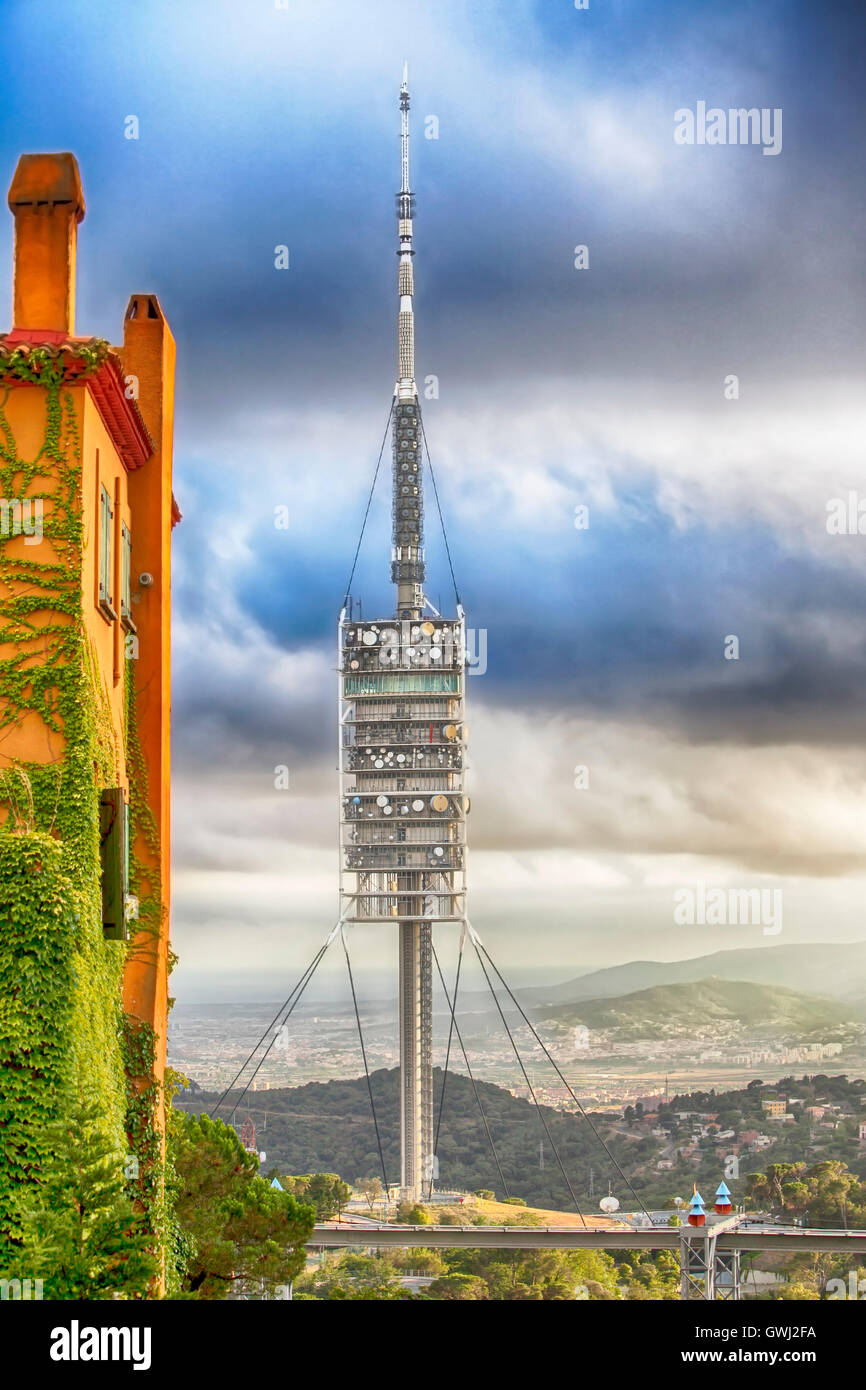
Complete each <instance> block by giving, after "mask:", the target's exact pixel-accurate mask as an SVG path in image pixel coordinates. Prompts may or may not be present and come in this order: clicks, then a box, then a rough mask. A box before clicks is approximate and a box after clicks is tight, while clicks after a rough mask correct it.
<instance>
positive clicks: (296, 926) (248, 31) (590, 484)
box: [0, 0, 866, 989]
mask: <svg viewBox="0 0 866 1390" xmlns="http://www.w3.org/2000/svg"><path fill="white" fill-rule="evenodd" d="M858 8H859V7H858V6H857V5H856V4H850V5H849V4H842V3H830V4H827V5H824V6H822V7H820V9H818V8H817V7H815V6H814V5H808V4H805V3H798V0H789V2H788V3H781V2H780V3H767V4H762V5H761V6H759V7H758V6H755V5H753V4H743V3H732V4H728V5H724V6H719V5H718V4H715V3H713V4H704V3H696V0H682V3H665V4H654V5H647V4H646V3H638V2H637V0H606V3H602V0H591V5H590V9H589V11H587V12H582V11H581V12H578V11H576V10H575V9H574V7H573V4H571V3H570V0H543V3H542V0H539V3H524V0H508V3H504V2H503V3H495V4H494V3H472V4H469V3H459V4H458V3H452V0H443V3H439V4H436V5H426V4H422V3H396V0H395V2H394V3H391V0H375V2H374V3H369V4H365V5H363V6H360V5H357V4H352V3H349V2H348V0H331V2H330V3H329V0H315V2H314V0H289V2H288V5H287V8H286V9H277V8H276V6H275V5H274V4H273V3H270V4H269V3H266V0H260V3H253V4H240V3H222V2H221V0H216V3H208V4H204V3H199V2H198V0H185V3H184V4H183V5H177V4H169V3H164V4H163V3H154V2H153V0H143V2H142V3H138V4H136V5H118V4H116V3H89V4H88V5H87V6H86V7H81V9H80V11H79V13H77V14H75V13H73V14H72V15H70V12H69V7H68V6H65V5H62V4H59V3H53V0H47V2H44V3H41V4H40V5H39V6H33V5H32V4H29V3H16V0H7V3H6V4H5V5H4V40H5V44H4V47H5V53H6V59H7V62H6V67H7V71H6V73H5V76H4V88H3V93H2V96H0V104H2V107H3V116H4V120H3V122H2V135H0V157H2V164H3V166H4V167H5V168H6V171H7V180H8V179H10V178H11V174H12V170H13V168H14V165H15V161H16V159H17V156H18V154H19V153H21V152H22V151H24V150H39V149H71V150H73V151H74V152H75V153H76V155H77V156H78V159H79V162H80V165H81V170H82V176H83V179H84V185H85V196H86V199H87V204H88V211H87V217H86V220H85V222H84V223H83V224H82V227H81V229H80V237H79V297H78V331H79V332H92V333H96V334H103V335H105V336H107V337H109V338H111V339H117V338H118V337H119V335H120V331H121V318H122V313H123V309H124V306H125V303H126V300H127V297H128V295H129V293H130V292H132V291H148V292H156V293H157V294H158V295H159V296H160V300H161V303H162V305H163V308H164V310H165V313H166V315H167V317H168V319H169V321H170V323H171V325H172V328H173V331H174V333H175V336H176V338H177V341H178V414H177V435H176V457H175V469H176V478H175V491H176V493H177V496H178V499H179V501H180V504H181V507H182V510H183V512H184V518H185V519H184V522H183V524H182V526H181V527H179V528H178V530H177V531H176V533H175V590H174V594H175V623H176V627H175V631H176V640H175V697H174V709H175V737H174V747H175V759H176V769H177V777H176V790H175V861H174V862H175V916H174V932H175V940H176V944H177V946H178V949H179V950H180V952H181V957H182V961H183V965H182V967H181V971H180V974H179V977H178V979H179V982H180V983H181V985H182V984H183V982H184V980H186V981H188V983H189V987H190V988H191V989H192V988H193V987H194V988H202V989H204V988H205V987H206V984H207V981H208V980H209V979H211V978H212V976H213V975H215V973H218V972H215V970H214V965H213V963H214V961H218V962H219V963H220V966H219V969H220V971H227V972H235V973H237V972H245V971H247V972H251V973H252V974H254V973H255V972H256V970H259V968H260V966H259V963H260V962H265V961H270V960H276V961H277V962H278V964H279V966H280V968H281V969H285V970H286V971H288V970H290V969H291V967H292V964H293V962H297V961H298V960H300V959H301V958H302V957H304V955H305V953H306V954H308V953H309V948H310V947H311V946H313V945H314V944H315V942H316V941H317V940H318V939H319V938H320V937H321V935H322V934H323V933H324V932H325V931H326V930H327V927H328V924H329V922H330V920H331V918H332V916H333V911H334V904H335V884H334V882H333V844H334V820H335V804H334V790H335V789H334V772H333V763H334V755H333V728H332V714H333V702H334V690H333V680H334V677H333V673H332V671H331V669H330V668H331V650H332V643H333V627H334V623H335V620H336V613H337V609H338V607H339V602H340V599H341V597H342V593H343V588H344V585H345V579H346V576H347V573H348V569H349V565H350V563H351V556H352V552H353V550H354V544H355V540H356V537H357V532H358V527H359V524H360V518H361V515H362V512H363V506H364V500H365V495H366V490H367V488H368V486H369V481H370V478H371V476H372V470H373V466H374V463H375V458H376V453H377V451H378V447H379V441H380V439H381V434H382V430H383V427H384V422H385V418H386V416H387V410H388V403H389V398H390V393H391V390H392V387H393V377H394V371H395V364H394V357H395V323H394V320H395V283H394V281H395V256H394V249H395V241H394V208H393V194H394V191H395V189H396V186H397V176H398V143H397V136H398V129H399V127H398V116H397V108H396V94H397V88H398V86H399V78H400V68H401V63H402V61H403V59H404V58H408V60H409V63H410V76H411V87H412V93H413V120H414V142H413V182H414V185H415V187H416V190H417V198H418V205H417V221H416V249H417V256H416V286H417V297H416V312H417V320H418V328H417V340H418V369H419V377H426V376H427V375H429V374H435V375H436V376H437V378H438V380H439V398H438V399H436V400H430V401H429V402H427V403H426V405H425V418H426V422H427V431H428V437H429V440H430V447H431V451H432V454H433V458H434V463H435V464H436V467H437V473H438V478H439V483H440V490H441V495H442V499H443V505H444V507H445V511H446V516H447V520H448V525H449V532H450V536H451V541H452V549H453V552H454V557H455V566H456V569H457V573H458V579H459V583H460V587H461V591H462V596H463V598H464V601H465V603H466V606H467V609H468V610H469V616H470V622H472V623H473V624H474V625H476V626H478V627H484V628H486V629H487V632H488V646H489V653H490V658H489V669H488V672H487V674H486V675H485V676H484V677H479V678H478V679H477V680H476V681H474V682H473V686H474V689H473V690H472V700H473V708H474V714H473V740H474V743H473V747H474V750H475V752H474V764H475V773H474V775H475V779H476V790H475V794H474V808H475V809H474V811H473V827H472V830H473V837H474V841H475V843H476V846H477V852H476V854H475V855H474V857H473V863H474V865H475V866H476V868H475V870H474V873H475V878H476V882H475V889H474V899H475V909H474V911H475V915H476V919H477V921H478V922H479V924H480V925H481V926H482V927H483V929H484V931H485V933H486V935H487V936H488V938H489V939H491V940H492V941H496V942H498V943H499V945H500V953H501V954H502V956H503V958H504V959H506V960H508V961H509V962H510V963H511V965H512V966H513V967H514V968H515V969H519V968H521V967H522V966H523V965H525V964H526V963H527V953H526V948H525V945H524V941H525V923H526V921H527V920H533V921H536V920H538V919H539V911H540V910H541V921H542V926H541V928H540V933H541V937H540V938H539V937H538V936H536V937H535V938H534V945H533V954H535V952H536V947H537V943H538V940H539V939H541V940H543V944H544V947H545V950H546V951H547V954H548V957H549V959H550V961H551V966H552V969H553V968H554V967H555V969H556V970H557V971H559V970H560V969H561V970H564V969H579V968H587V969H588V968H592V967H594V966H596V965H600V964H607V963H611V962H614V961H616V960H621V959H625V958H627V957H628V956H629V955H641V956H644V957H647V956H652V955H661V956H667V957H674V956H687V955H698V954H703V953H704V952H709V951H712V950H715V949H720V948H723V947H724V946H727V945H730V946H741V945H755V946H756V947H759V946H761V945H766V944H768V943H767V942H766V941H764V940H762V939H761V934H760V930H758V932H757V934H756V935H754V936H749V929H744V930H742V931H740V933H739V934H738V935H737V936H736V939H734V938H733V937H732V935H731V933H730V932H728V933H727V934H726V933H724V932H720V931H713V930H712V929H710V928H704V929H701V931H699V932H698V931H692V932H690V933H684V931H683V929H682V928H675V927H674V925H673V923H672V911H671V900H672V894H673V891H674V889H675V888H676V887H677V886H679V885H681V884H683V883H685V884H688V883H690V882H694V881H695V880H696V879H698V878H706V879H707V880H712V881H714V882H715V881H718V882H725V883H731V884H734V885H737V886H744V887H748V886H752V885H754V886H777V885H781V886H783V887H784V889H785V893H786V903H787V904H788V907H787V908H786V926H785V934H784V936H783V937H782V942H783V943H784V942H785V941H794V940H811V939H820V938H821V936H822V935H829V936H830V937H831V938H832V939H845V938H846V937H860V936H862V926H861V925H860V910H859V904H860V903H861V902H862V891H863V882H862V876H863V872H864V864H866V843H864V832H863V816H862V813H861V810H862V791H863V778H864V774H866V756H864V747H863V739H864V728H863V715H862V712H861V711H862V694H861V692H862V690H863V686H864V654H863V644H862V640H861V638H860V634H859V627H860V623H859V615H860V612H861V609H862V595H863V582H864V564H863V547H864V546H866V539H864V538H862V537H858V536H850V537H829V536H828V535H827V532H826V528H825V510H826V503H827V500H828V499H830V498H833V497H835V496H840V495H844V494H845V493H846V492H847V491H848V490H849V489H851V488H857V487H858V486H863V483H862V472H863V468H862V443H861V441H862V438H863V425H864V419H863V413H864V412H863V406H862V390H861V388H860V382H861V381H862V374H863V369H864V366H866V337H864V317H863V314H862V304H863V293H864V283H863V282H864V265H863V255H862V237H861V236H860V233H859V229H860V228H861V227H862V225H863V218H864V211H866V209H864V179H863V172H862V158H861V150H862V138H863V125H864V110H863V106H864V100H866V98H864V94H863V90H862V81H861V79H860V77H859V73H860V72H862V65H863V58H864V46H866V45H864V31H866V25H864V22H863V19H862V17H861V15H860V14H859V13H858ZM698 101H706V102H707V103H708V105H710V106H712V105H718V106H720V107H722V108H725V109H727V108H729V107H737V106H748V107H751V106H757V107H770V108H782V110H783V113H784V127H783V129H784V140H783V149H782V152H781V154H780V155H778V156H777V157H765V156H763V155H762V153H761V150H760V149H759V148H753V147H745V148H744V147H737V146H727V147H720V148H708V147H679V146H677V145H676V144H675V143H674V140H673V126H674V112H675V111H676V110H677V109H679V108H682V107H694V106H695V104H696V103H697V102H698ZM130 115H134V116H136V117H137V119H138V122H139V126H140V132H139V138H138V139H137V140H128V139H125V138H124V123H125V121H126V118H127V117H128V116H130ZM428 116H436V117H437V119H438V123H439V130H438V139H435V140H434V139H425V138H424V126H425V118H427V117H428ZM279 244H286V245H287V246H288V247H289V249H290V258H291V268H290V269H289V270H288V271H286V272H278V271H276V270H275V269H274V247H275V246H276V245H279ZM578 244H586V245H588V246H589V248H590V268H589V270H587V271H576V270H575V268H574V263H573V262H574V247H575V246H576V245H578ZM0 256H2V257H3V259H4V263H6V264H9V261H10V257H11V219H6V220H5V221H4V222H3V223H2V224H0ZM3 291H4V292H3V295H2V296H0V317H3V318H6V319H8V315H9V297H8V287H7V286H4V287H3ZM730 373H735V374H736V375H737V376H738V377H739V379H740V396H739V399H738V400H736V401H730V400H726V399H725V397H724V394H723V382H724V379H725V377H726V376H727V375H728V374H730ZM579 504H586V505H588V506H589V508H590V518H591V520H590V526H589V529H588V530H586V531H577V530H575V527H574V524H573V518H574V508H575V506H577V505H579ZM278 505H287V506H288V507H289V510H290V514H291V519H292V520H291V527H290V530H289V531H288V532H281V531H277V530H275V528H274V526H273V515H274V508H275V507H276V506H278ZM427 524H428V536H429V540H428V545H429V553H430V559H431V564H430V571H431V578H430V592H431V596H432V597H433V598H434V601H435V600H436V599H437V598H438V597H439V596H440V595H441V597H442V600H443V602H447V601H448V592H449V584H448V579H447V570H446V567H445V563H444V556H443V554H442V549H441V544H440V543H439V541H438V539H437V537H436V527H435V513H434V509H433V506H432V499H430V498H428V508H427ZM388 543H389V541H388V498H387V468H386V469H383V487H382V488H380V492H379V494H378V496H377V498H376V501H375V504H374V508H373V511H372V514H371V521H370V526H369V529H368V535H367V539H366V543H365V548H364V550H363V552H362V557H361V561H360V564H359V570H358V578H357V582H356V585H355V592H356V593H363V595H364V600H365V609H366V611H368V612H371V613H372V612H373V611H374V609H375V608H376V607H377V606H379V607H382V608H384V609H385V610H386V611H387V608H388V607H389V605H390V595H389V592H388V584H387V569H388V563H387V561H388ZM732 633H733V634H736V635H738V636H739V638H740V641H741V657H740V660H739V661H738V662H736V663H734V662H726V661H724V659H723V657H722V646H723V640H724V638H725V636H726V635H728V634H732ZM281 763H288V764H289V766H290V768H291V770H292V789H291V791H290V792H289V793H288V794H280V793H277V792H276V791H275V790H274V789H273V769H274V767H275V766H276V765H277V764H281ZM578 763H585V764H587V765H589V766H590V768H591V772H592V778H591V788H590V791H589V792H581V793H578V792H577V791H575V789H574V787H573V785H572V769H573V766H574V765H576V764H578ZM774 944H779V943H778V941H777V942H774ZM368 950H369V953H370V959H371V960H376V961H385V960H388V959H390V950H391V947H390V945H389V944H388V943H387V942H384V941H383V940H381V939H379V940H375V941H374V940H372V939H371V941H370V942H369V943H368ZM262 968H263V967H262Z"/></svg>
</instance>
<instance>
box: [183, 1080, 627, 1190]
mask: <svg viewBox="0 0 866 1390" xmlns="http://www.w3.org/2000/svg"><path fill="white" fill-rule="evenodd" d="M371 1083H372V1087H373V1097H374V1100H375V1104H376V1113H377V1118H378V1122H379V1131H380V1134H381V1138H382V1148H383V1151H384V1155H385V1167H386V1171H387V1174H388V1180H389V1182H396V1181H397V1180H398V1178H399V1173H400V1133H399V1118H398V1117H399V1109H400V1090H399V1073H398V1072H397V1070H396V1069H394V1070H390V1071H385V1070H382V1071H376V1072H373V1073H372V1076H371ZM441 1089H442V1072H441V1070H440V1069H439V1068H438V1067H437V1068H436V1069H435V1071H434V1114H438V1108H439V1097H440V1095H441ZM478 1091H479V1095H480V1097H481V1103H482V1105H483V1107H484V1113H485V1115H486V1117H487V1122H488V1124H489V1125H490V1129H491V1131H492V1134H493V1141H494V1144H495V1145H496V1149H497V1153H498V1155H499V1161H500V1163H501V1164H502V1168H503V1171H504V1174H505V1180H506V1182H507V1184H508V1187H509V1190H510V1193H511V1195H512V1196H515V1197H523V1198H524V1199H525V1200H526V1201H527V1202H529V1203H530V1204H532V1205H534V1206H541V1207H549V1208H560V1207H561V1208H563V1209H568V1206H569V1193H568V1189H567V1187H566V1186H565V1183H564V1182H563V1179H562V1174H561V1173H560V1172H559V1170H558V1168H557V1165H556V1161H555V1159H554V1156H553V1153H552V1151H551V1149H550V1145H549V1143H548V1141H547V1139H546V1136H545V1134H544V1130H543V1129H542V1127H541V1123H540V1121H539V1118H538V1115H537V1114H536V1111H535V1107H534V1106H533V1105H532V1104H531V1103H530V1102H529V1101H526V1100H519V1099H516V1098H515V1097H514V1096H512V1095H511V1094H510V1093H509V1092H508V1091H505V1090H503V1089H502V1088H501V1087H500V1086H494V1085H491V1084H490V1083H489V1082H484V1081H479V1082H478ZM216 1099H217V1097H216V1096H214V1095H208V1094H206V1093H204V1092H197V1093H195V1094H193V1095H190V1094H189V1093H186V1094H184V1095H182V1096H179V1097H178V1098H177V1100H176V1101H175V1105H176V1107H177V1108H178V1109H184V1110H189V1111H193V1112H201V1111H209V1110H210V1108H211V1107H212V1106H213V1104H214V1103H215V1101H216ZM541 1108H542V1112H543V1114H544V1117H545V1119H546V1121H547V1124H548V1127H549V1129H550V1132H551V1134H552V1136H553V1140H554V1143H555V1144H556V1147H557V1149H558V1151H559V1153H560V1156H561V1158H562V1161H563V1163H564V1164H565V1167H566V1171H567V1172H568V1174H569V1177H570V1179H571V1180H572V1182H573V1183H574V1186H575V1190H576V1191H577V1192H581V1191H584V1190H585V1189H586V1187H587V1184H588V1181H589V1171H590V1166H591V1165H593V1166H594V1170H595V1174H596V1177H598V1175H599V1173H600V1172H601V1166H600V1165H602V1164H603V1163H604V1162H605V1155H604V1151H603V1150H602V1149H601V1148H600V1147H599V1144H598V1142H597V1141H596V1140H595V1139H594V1138H593V1136H592V1134H591V1132H590V1131H589V1128H588V1126H587V1125H586V1123H585V1121H584V1120H582V1119H581V1118H579V1117H578V1116H576V1115H571V1114H562V1113H560V1112H559V1111H556V1110H553V1109H551V1108H549V1107H547V1106H542V1107H541ZM230 1111H231V1105H228V1106H227V1107H226V1108H225V1109H224V1110H223V1111H221V1112H220V1114H221V1118H224V1119H226V1120H228V1117H229V1114H230ZM247 1114H251V1115H252V1117H253V1120H254V1121H255V1125H256V1143H257V1146H258V1148H259V1149H260V1150H264V1151H265V1152H266V1153H267V1159H266V1161H265V1163H264V1165H263V1168H264V1171H265V1172H268V1171H269V1170H270V1169H271V1168H272V1167H276V1168H278V1169H279V1171H280V1172H283V1173H310V1172H330V1173H339V1174H340V1176H341V1177H343V1178H345V1179H346V1180H347V1181H349V1182H354V1181H356V1180H357V1179H358V1178H367V1177H375V1176H377V1175H378V1176H380V1177H381V1172H382V1170H381V1167H380V1164H379V1157H378V1153H377V1150H376V1135H375V1131H374V1129H373V1121H372V1118H371V1114H370V1100H369V1096H368V1094H367V1084H366V1081H365V1080H364V1078H363V1077H360V1078H357V1079H354V1080H351V1081H329V1082H326V1083H324V1084H322V1083H319V1082H310V1083H309V1084H308V1085H306V1086H298V1087H295V1088H293V1089H291V1090H280V1091H256V1092H253V1093H251V1094H248V1095H247V1096H246V1097H245V1098H244V1101H243V1103H242V1105H241V1106H240V1108H239V1109H238V1112H237V1115H236V1117H235V1118H236V1121H237V1123H238V1124H240V1122H241V1121H242V1120H243V1119H245V1118H246V1116H247ZM601 1123H602V1127H603V1128H604V1127H605V1126H604V1122H603V1121H602V1122H601ZM542 1141H543V1142H544V1157H542V1154H541V1150H540V1148H539V1145H540V1144H541V1142H542ZM609 1142H610V1143H611V1146H612V1148H613V1151H614V1152H615V1153H617V1154H618V1155H620V1156H621V1157H622V1159H624V1158H625V1154H626V1153H627V1152H628V1153H630V1152H631V1146H630V1145H629V1144H628V1142H627V1141H626V1140H624V1139H623V1138H621V1137H620V1136H618V1135H617V1136H614V1137H613V1138H612V1139H610V1140H609ZM437 1156H438V1159H439V1166H440V1184H439V1185H440V1187H443V1188H444V1187H454V1188H457V1189H459V1190H466V1191H473V1190H474V1189H475V1188H478V1187H486V1188H491V1189H492V1190H493V1191H494V1192H495V1193H496V1195H497V1196H498V1197H502V1196H504V1195H505V1194H504V1189H503V1184H502V1181H501V1179H500V1177H499V1174H498V1172H497V1169H496V1164H495V1162H494V1160H493V1157H492V1155H491V1152H490V1146H489V1144H488V1142H487V1139H486V1137H485V1133H484V1128H483V1125H482V1122H481V1119H480V1117H479V1113H478V1106H477V1104H476V1101H475V1097H474V1094H473V1091H472V1085H471V1083H470V1081H469V1080H468V1078H467V1077H465V1076H462V1075H459V1074H457V1073H451V1072H449V1074H448V1084H447V1087H446V1092H445V1110H444V1115H443V1120H442V1128H441V1132H440V1135H439V1143H438V1147H437ZM604 1171H605V1172H607V1168H605V1170H604ZM612 1175H613V1173H612V1172H611V1176H612ZM593 1206H594V1207H595V1208H596V1209H597V1201H596V1202H594V1203H593Z"/></svg>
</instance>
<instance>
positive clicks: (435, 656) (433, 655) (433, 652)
mask: <svg viewBox="0 0 866 1390" xmlns="http://www.w3.org/2000/svg"><path fill="white" fill-rule="evenodd" d="M441 655H442V648H441V647H431V648H430V660H431V661H438V660H439V658H440V656H441Z"/></svg>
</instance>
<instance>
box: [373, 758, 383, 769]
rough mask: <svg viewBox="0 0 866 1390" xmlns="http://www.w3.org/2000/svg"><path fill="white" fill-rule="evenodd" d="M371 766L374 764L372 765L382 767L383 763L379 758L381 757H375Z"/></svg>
mask: <svg viewBox="0 0 866 1390" xmlns="http://www.w3.org/2000/svg"><path fill="white" fill-rule="evenodd" d="M373 766H374V767H384V766H385V764H384V763H383V762H382V759H381V758H377V759H376V761H375V763H374V764H373Z"/></svg>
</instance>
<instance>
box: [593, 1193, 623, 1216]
mask: <svg viewBox="0 0 866 1390" xmlns="http://www.w3.org/2000/svg"><path fill="white" fill-rule="evenodd" d="M598 1205H599V1206H600V1207H601V1210H602V1211H603V1212H606V1213H607V1215H608V1216H611V1215H612V1214H613V1213H614V1212H615V1211H619V1201H618V1200H617V1198H616V1197H602V1199H601V1201H600V1202H599V1204H598Z"/></svg>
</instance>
